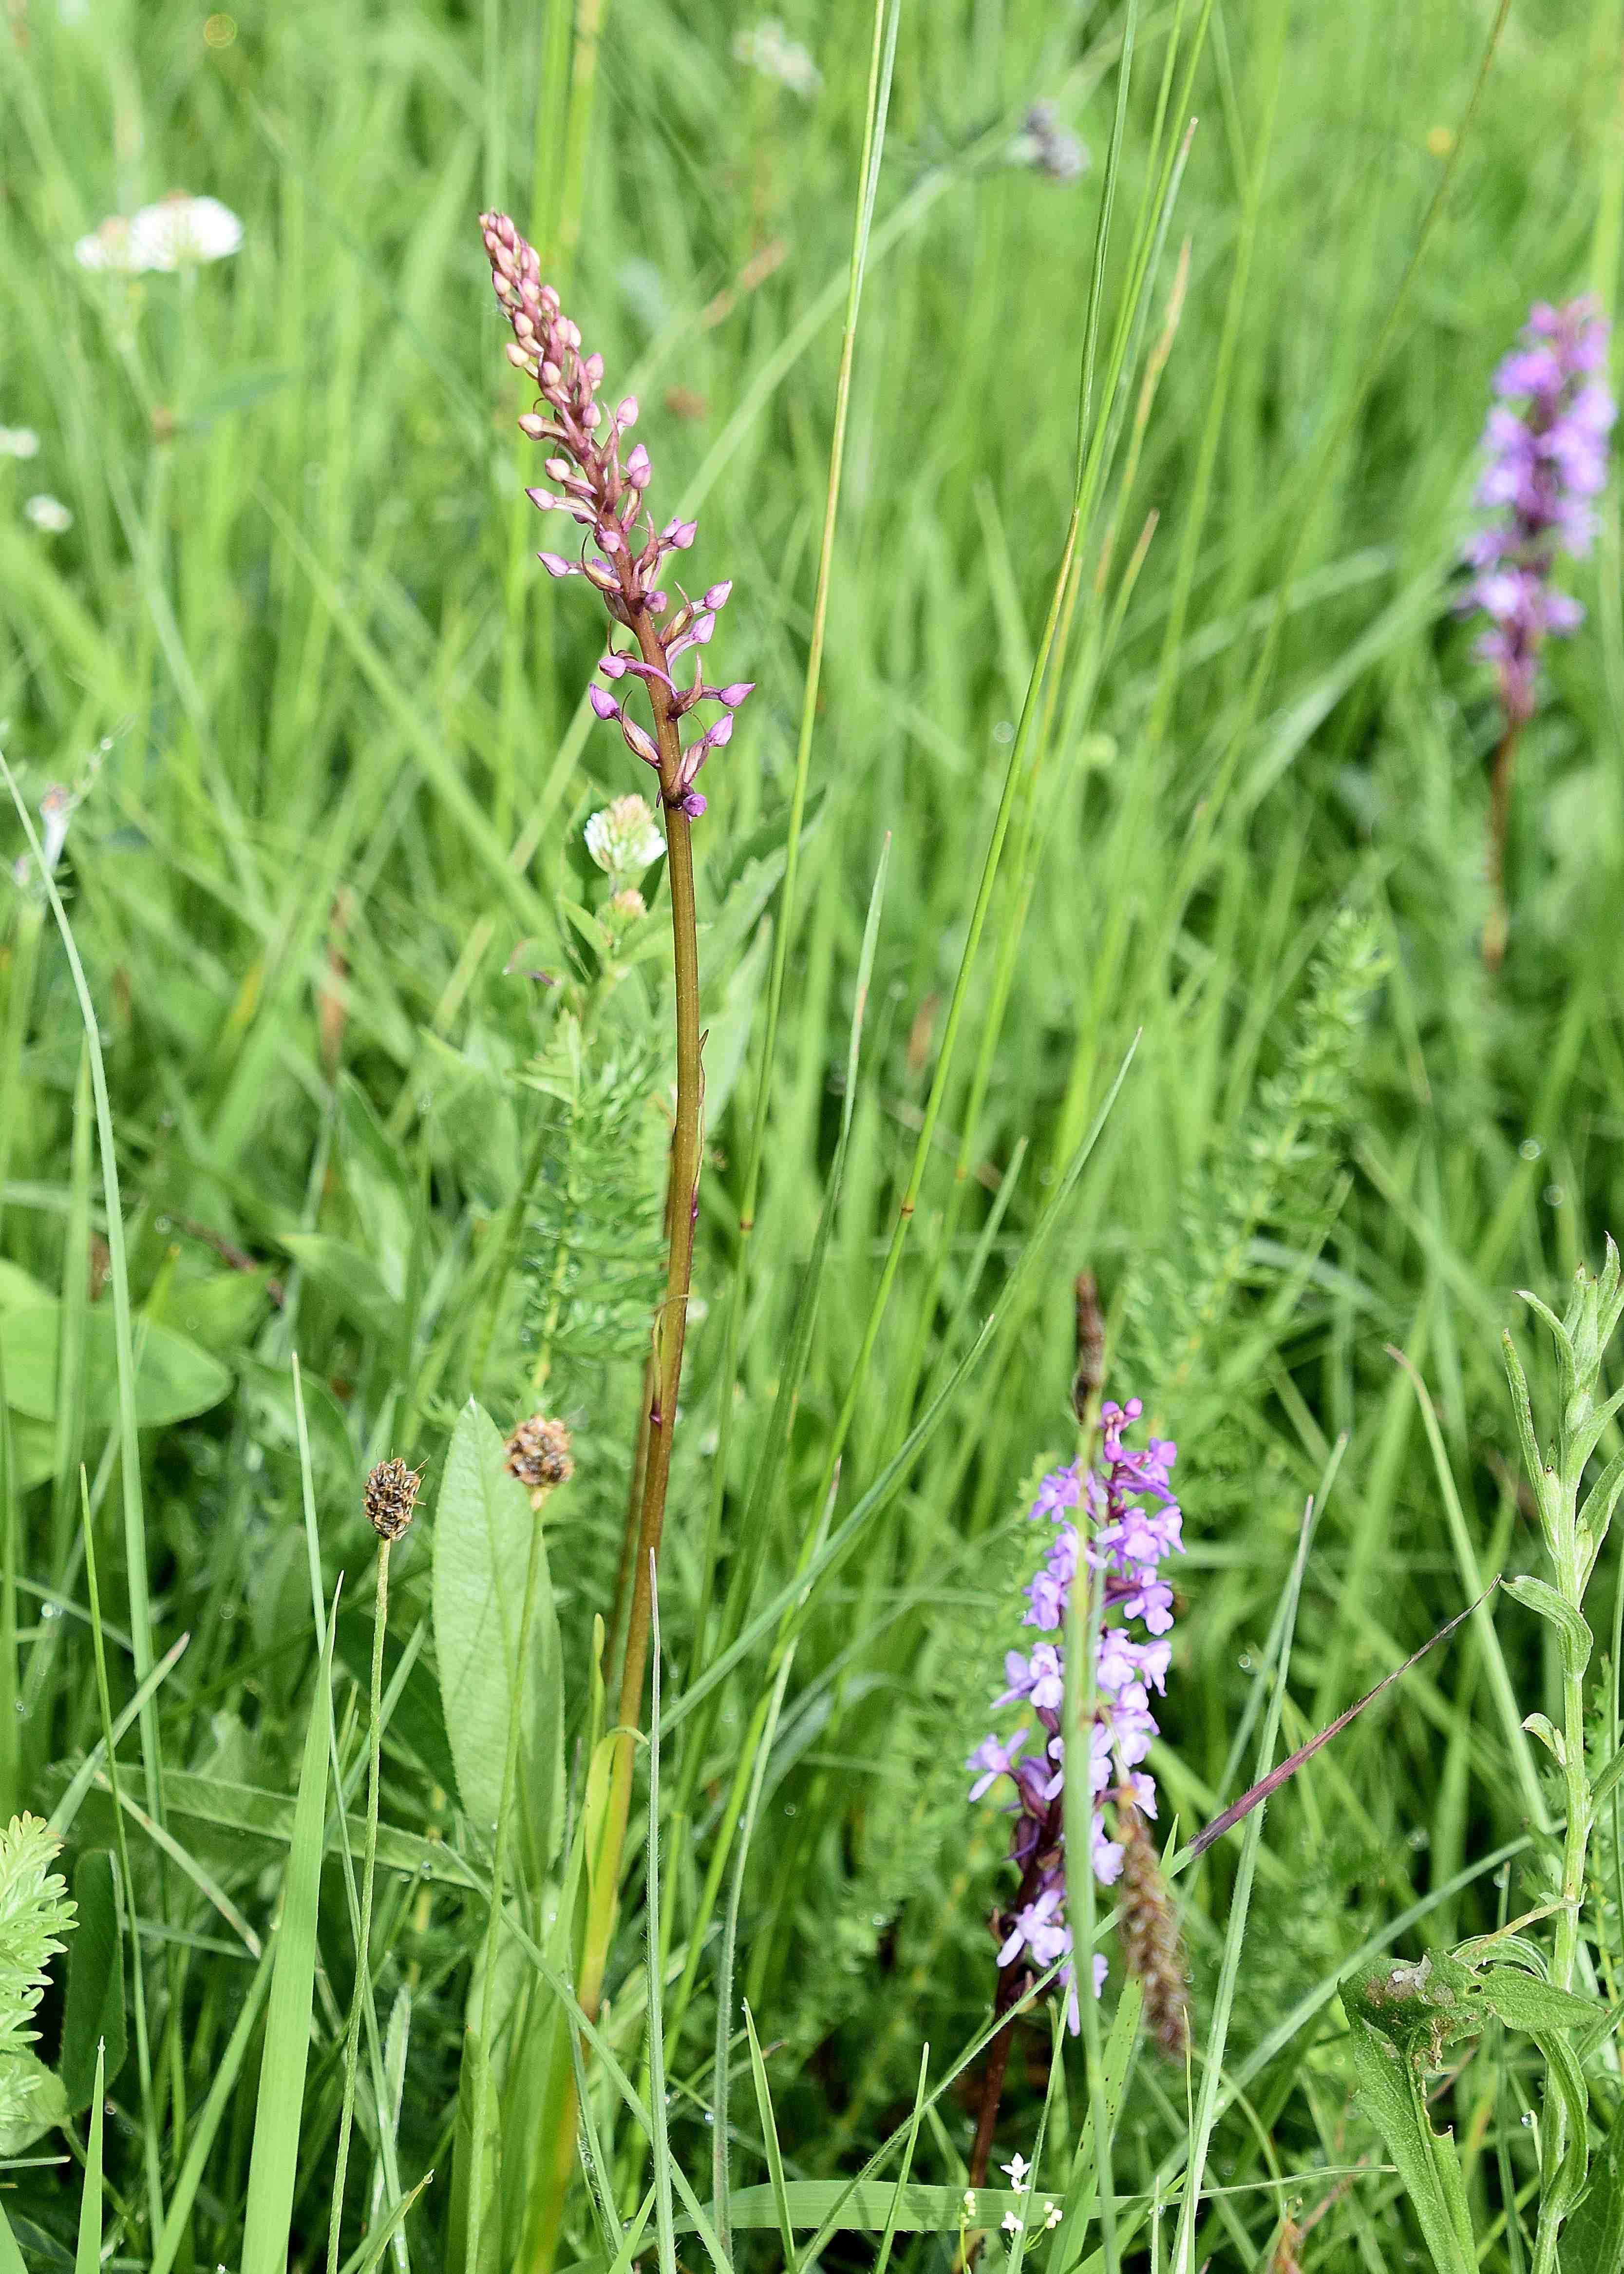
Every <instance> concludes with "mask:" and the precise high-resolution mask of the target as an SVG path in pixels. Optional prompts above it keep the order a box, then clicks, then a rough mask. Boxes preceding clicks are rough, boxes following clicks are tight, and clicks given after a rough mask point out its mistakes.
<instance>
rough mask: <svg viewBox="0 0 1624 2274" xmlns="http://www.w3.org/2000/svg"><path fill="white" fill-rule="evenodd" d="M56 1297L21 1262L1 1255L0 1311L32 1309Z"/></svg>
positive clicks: (52, 1300)
mask: <svg viewBox="0 0 1624 2274" xmlns="http://www.w3.org/2000/svg"><path fill="white" fill-rule="evenodd" d="M55 1301H56V1297H55V1296H54V1295H53V1294H52V1293H51V1291H50V1289H49V1287H48V1286H46V1285H45V1284H44V1282H43V1281H42V1280H40V1279H35V1278H33V1277H32V1276H30V1275H29V1274H28V1273H27V1272H26V1271H25V1270H24V1269H23V1268H22V1266H21V1264H20V1263H12V1262H11V1261H9V1260H8V1258H7V1257H5V1256H4V1255H0V1311H30V1310H34V1309H35V1308H36V1307H37V1306H39V1305H40V1304H41V1303H54V1302H55Z"/></svg>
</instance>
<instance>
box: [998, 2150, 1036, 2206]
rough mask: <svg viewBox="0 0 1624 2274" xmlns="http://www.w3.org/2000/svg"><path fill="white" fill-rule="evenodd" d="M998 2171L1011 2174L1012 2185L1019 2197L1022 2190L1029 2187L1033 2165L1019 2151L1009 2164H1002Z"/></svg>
mask: <svg viewBox="0 0 1624 2274" xmlns="http://www.w3.org/2000/svg"><path fill="white" fill-rule="evenodd" d="M998 2169H999V2170H1000V2171H1001V2172H1008V2173H1009V2175H1010V2185H1011V2187H1013V2188H1014V2189H1015V2191H1016V2193H1017V2194H1018V2195H1019V2193H1020V2191H1021V2190H1022V2188H1024V2187H1026V2185H1027V2182H1028V2180H1029V2179H1030V2177H1031V2172H1032V2166H1031V2165H1030V2164H1029V2163H1028V2162H1027V2161H1026V2157H1024V2156H1023V2155H1021V2154H1020V2152H1019V2150H1017V2151H1016V2154H1015V2155H1014V2157H1012V2158H1011V2161H1010V2162H1009V2163H1007V2164H1000V2165H999V2166H998Z"/></svg>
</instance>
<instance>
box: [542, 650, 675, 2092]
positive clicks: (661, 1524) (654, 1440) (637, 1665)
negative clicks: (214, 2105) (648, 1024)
mask: <svg viewBox="0 0 1624 2274" xmlns="http://www.w3.org/2000/svg"><path fill="white" fill-rule="evenodd" d="M632 629H633V631H634V633H635V636H636V639H637V644H638V645H639V646H640V647H641V649H642V650H643V657H644V659H645V660H646V661H647V662H648V663H650V664H651V665H652V666H654V667H655V669H656V670H658V671H662V673H663V666H662V661H661V658H662V650H661V648H660V644H659V635H658V631H657V630H656V629H655V624H654V620H653V618H652V617H651V616H650V614H648V611H647V610H646V608H645V609H642V610H640V611H639V612H638V614H637V617H636V620H635V622H634V623H633V626H632ZM650 696H651V697H652V701H653V709H654V723H655V730H656V738H657V741H658V748H659V754H660V787H661V793H662V796H663V799H664V804H665V854H666V860H665V869H666V885H667V888H668V890H669V892H670V894H671V937H672V965H673V974H674V977H675V983H676V1032H677V1102H676V1112H675V1116H674V1118H673V1126H672V1133H671V1171H670V1177H669V1179H668V1183H667V1186H666V1214H667V1218H668V1231H669V1237H670V1243H671V1244H670V1248H669V1251H668V1254H667V1257H666V1264H665V1297H664V1299H663V1300H662V1302H661V1305H660V1309H659V1315H658V1319H657V1320H656V1321H655V1329H654V1347H655V1365H654V1367H653V1368H652V1373H653V1377H654V1396H653V1397H652V1399H651V1400H650V1404H649V1407H648V1410H647V1416H646V1437H647V1451H646V1454H645V1456H644V1462H643V1499H642V1504H641V1507H640V1508H639V1510H638V1512H637V1539H636V1546H635V1551H634V1555H635V1560H634V1562H633V1564H632V1590H631V1607H630V1609H629V1611H628V1616H627V1623H626V1654H625V1658H624V1660H623V1661H622V1664H621V1668H620V1703H619V1711H618V1716H617V1718H618V1721H619V1729H618V1733H617V1736H616V1740H615V1749H614V1757H613V1763H612V1765H611V1768H610V1781H609V1806H608V1814H607V1821H606V1825H605V1837H604V1846H603V1850H602V1854H603V1867H602V1870H601V1871H600V1872H599V1874H598V1879H597V1882H596V1884H595V1886H594V1888H593V1892H592V1901H591V1908H590V1912H589V1915H588V1920H587V1933H586V1946H585V1950H584V1954H583V1961H582V1969H581V1980H580V1984H579V1989H578V1995H579V1997H580V1999H581V2004H582V2007H583V2010H584V2012H585V2013H586V2014H588V2015H589V2016H590V2017H591V2018H592V2019H594V2020H595V2019H596V2018H597V2014H598V2002H599V1999H601V1997H602V1995H603V1983H604V1968H605V1964H606V1963H607V1962H608V1956H609V1938H610V1936H611V1934H612V1933H613V1928H614V1917H615V1911H616V1908H617V1904H618V1900H619V1894H620V1856H621V1853H622V1850H623V1849H624V1847H625V1843H626V1826H627V1819H628V1814H629V1811H630V1808H631V1794H632V1770H633V1766H634V1763H635V1758H636V1730H637V1723H638V1720H639V1718H640V1716H641V1714H642V1711H643V1677H644V1675H645V1674H646V1672H647V1670H648V1661H649V1623H650V1615H651V1613H652V1610H653V1605H654V1575H655V1571H656V1569H657V1566H658V1558H659V1548H660V1538H661V1535H662V1533H663V1532H664V1529H665V1495H666V1491H667V1488H668V1487H669V1484H670V1481H671V1450H672V1439H673V1434H674V1432H675V1427H676V1418H677V1393H678V1390H679V1389H680V1385H681V1380H682V1346H683V1342H684V1339H685V1337H686V1335H687V1330H688V1288H689V1284H690V1282H691V1279H692V1275H693V1266H694V1220H695V1216H696V1215H697V1213H698V1209H699V1163H700V1148H701V1125H702V1121H703V1111H704V1075H703V1069H702V1067H701V1065H700V1057H699V1043H700V1037H699V930H698V922H697V914H696V907H695V894H694V839H693V831H692V828H691V825H690V824H689V820H688V815H687V814H686V813H685V812H684V811H683V809H682V805H681V802H680V796H681V793H680V787H679V779H680V766H681V760H682V751H681V742H680V734H679V730H678V720H677V714H676V712H675V711H674V710H673V707H672V704H671V699H670V697H669V696H668V694H667V693H666V690H665V685H664V683H663V677H662V679H659V680H655V681H651V682H650ZM628 1513H629V1511H628ZM571 2129H572V2130H573V2126H572V2127H571Z"/></svg>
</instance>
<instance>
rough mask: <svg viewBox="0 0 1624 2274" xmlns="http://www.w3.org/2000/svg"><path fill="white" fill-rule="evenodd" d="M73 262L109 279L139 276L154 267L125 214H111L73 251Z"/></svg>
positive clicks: (77, 244)
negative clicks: (143, 271) (111, 277)
mask: <svg viewBox="0 0 1624 2274" xmlns="http://www.w3.org/2000/svg"><path fill="white" fill-rule="evenodd" d="M73 258H74V259H75V260H77V261H78V263H79V267H81V268H94V269H95V270H97V271H98V272H99V273H101V274H104V275H109V276H139V275H140V274H141V272H142V270H143V269H147V268H150V267H152V262H151V261H150V260H148V259H147V255H146V252H145V251H144V250H143V248H142V247H141V246H140V245H138V244H137V243H136V242H135V235H134V231H133V230H132V228H131V226H130V223H129V222H127V221H126V220H125V219H124V215H122V214H109V215H108V217H107V219H106V220H105V221H104V222H102V223H101V224H100V225H99V227H97V228H95V229H93V230H91V232H90V234H89V236H88V237H80V238H79V240H78V242H77V243H76V244H75V245H74V247H73Z"/></svg>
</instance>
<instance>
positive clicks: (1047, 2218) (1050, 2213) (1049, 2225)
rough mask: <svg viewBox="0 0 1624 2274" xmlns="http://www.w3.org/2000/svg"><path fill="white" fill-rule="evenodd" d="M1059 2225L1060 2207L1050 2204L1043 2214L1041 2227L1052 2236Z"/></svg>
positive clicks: (1053, 2203)
mask: <svg viewBox="0 0 1624 2274" xmlns="http://www.w3.org/2000/svg"><path fill="white" fill-rule="evenodd" d="M1059 2224H1060V2206H1059V2204H1058V2203H1056V2202H1052V2203H1050V2205H1049V2209H1048V2210H1046V2211H1045V2212H1044V2214H1043V2225H1044V2227H1045V2228H1046V2229H1047V2231H1048V2232H1049V2233H1051V2234H1052V2233H1054V2231H1055V2229H1056V2227H1057V2226H1058V2225H1059Z"/></svg>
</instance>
